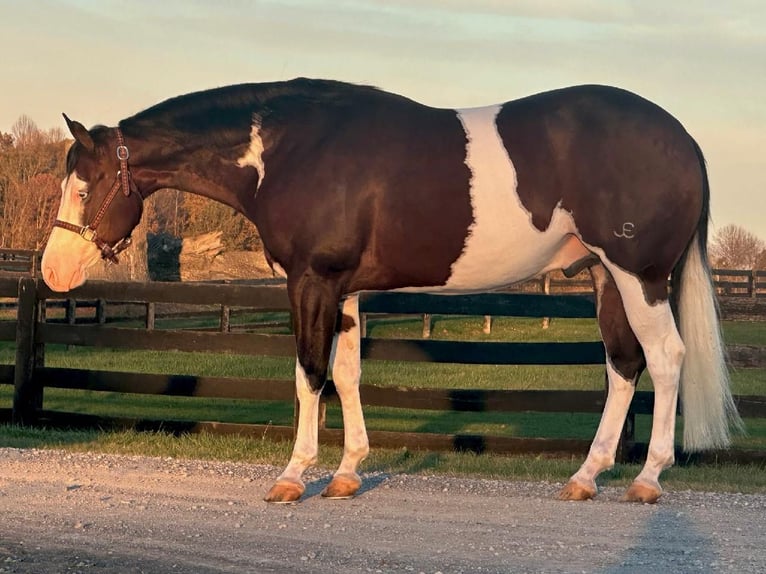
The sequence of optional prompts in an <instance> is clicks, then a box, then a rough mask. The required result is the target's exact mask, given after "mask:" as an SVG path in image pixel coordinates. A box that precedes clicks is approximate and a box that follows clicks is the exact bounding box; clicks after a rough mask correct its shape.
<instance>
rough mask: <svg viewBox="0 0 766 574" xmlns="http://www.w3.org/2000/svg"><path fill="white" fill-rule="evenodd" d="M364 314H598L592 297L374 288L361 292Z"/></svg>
mask: <svg viewBox="0 0 766 574" xmlns="http://www.w3.org/2000/svg"><path fill="white" fill-rule="evenodd" d="M359 309H360V312H363V313H401V314H413V315H422V314H423V313H430V314H434V315H493V316H497V317H503V316H506V317H561V318H591V317H595V316H596V307H595V303H594V301H593V297H592V296H588V295H560V296H556V297H550V296H548V295H540V294H535V293H479V294H474V295H433V294H427V293H398V292H386V291H375V292H372V291H370V292H365V293H362V294H361V295H360V298H359Z"/></svg>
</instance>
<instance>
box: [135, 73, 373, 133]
mask: <svg viewBox="0 0 766 574" xmlns="http://www.w3.org/2000/svg"><path fill="white" fill-rule="evenodd" d="M360 91H362V92H365V93H377V94H383V92H380V91H379V90H377V89H376V88H372V87H368V86H358V85H354V84H348V83H344V82H337V81H333V80H313V79H308V78H297V79H295V80H290V81H286V82H270V83H260V84H255V83H252V84H236V85H232V86H225V87H221V88H214V89H210V90H204V91H200V92H193V93H190V94H185V95H182V96H178V97H175V98H170V99H168V100H165V101H164V102H161V103H159V104H157V105H154V106H152V107H150V108H148V109H146V110H144V111H142V112H139V113H138V114H136V115H134V116H132V117H130V118H127V119H125V120H123V121H121V122H120V127H121V128H122V130H123V132H124V133H125V134H126V135H131V134H132V133H134V132H136V133H137V132H141V131H144V130H146V129H152V130H153V131H156V130H157V129H160V130H167V131H169V132H171V133H197V134H199V133H205V132H208V133H210V134H214V137H217V138H218V137H223V138H225V137H226V132H227V131H230V130H235V131H240V130H242V128H243V127H247V129H249V126H250V125H251V124H252V122H253V121H254V119H256V118H257V117H258V116H260V115H261V114H262V113H264V112H265V113H268V110H269V103H270V102H274V101H275V100H277V99H279V100H282V101H284V100H285V99H286V98H290V99H292V98H296V99H297V98H301V99H303V100H304V101H310V102H311V103H314V104H320V105H322V104H323V105H342V104H343V102H345V101H349V100H350V98H351V97H353V96H358V95H359V94H360Z"/></svg>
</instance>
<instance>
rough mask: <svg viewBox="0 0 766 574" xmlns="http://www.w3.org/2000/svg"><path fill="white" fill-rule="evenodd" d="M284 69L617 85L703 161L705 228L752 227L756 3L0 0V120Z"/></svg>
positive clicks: (510, 87)
mask: <svg viewBox="0 0 766 574" xmlns="http://www.w3.org/2000/svg"><path fill="white" fill-rule="evenodd" d="M298 76H305V77H315V78H331V79H338V80H346V81H350V82H356V83H363V84H370V85H374V86H378V87H380V88H383V89H385V90H388V91H392V92H396V93H399V94H402V95H405V96H408V97H410V98H412V99H415V100H418V101H420V102H422V103H424V104H428V105H432V106H440V107H457V108H462V107H471V106H479V105H488V104H494V103H499V102H503V101H507V100H511V99H515V98H519V97H523V96H527V95H530V94H534V93H537V92H540V91H544V90H548V89H554V88H559V87H563V86H567V85H575V84H584V83H600V84H610V85H615V86H619V87H622V88H626V89H629V90H632V91H634V92H636V93H639V94H641V95H642V96H644V97H646V98H648V99H650V100H653V101H654V102H656V103H657V104H659V105H661V106H662V107H664V108H665V109H667V110H668V111H669V112H671V113H672V114H673V115H675V116H676V117H677V118H678V119H679V120H680V121H681V122H682V123H683V124H684V126H685V127H686V129H687V130H688V131H689V133H691V134H692V136H693V137H694V138H695V139H696V140H697V141H698V142H699V144H700V145H701V147H702V149H703V151H704V153H705V156H706V158H707V160H708V170H709V174H710V181H711V188H712V191H711V193H712V198H713V199H712V212H713V223H714V228H713V229H714V230H715V229H720V228H721V227H723V226H724V225H727V224H736V225H740V226H742V227H744V228H745V229H747V230H749V231H751V232H753V233H755V234H756V235H758V236H759V237H760V238H762V239H764V240H766V169H764V167H765V166H766V161H765V160H766V158H764V152H765V151H766V2H763V0H726V1H723V0H716V1H708V0H695V1H690V0H689V1H687V0H679V1H676V2H673V1H671V0H569V1H550V0H325V1H320V0H251V1H246V0H215V1H202V0H152V1H146V0H58V1H56V0H0V131H3V132H9V131H11V126H12V125H13V123H14V122H15V121H16V120H17V119H18V118H19V116H21V115H22V114H25V115H27V116H29V117H30V118H32V119H33V120H34V121H35V122H36V123H37V125H38V126H39V127H40V128H43V129H48V128H53V127H60V128H62V129H63V128H64V127H65V124H64V122H63V119H62V117H61V113H62V112H66V113H67V114H68V115H69V116H70V117H72V118H74V119H77V120H79V121H81V122H82V123H84V124H86V125H95V124H107V125H114V124H116V123H117V122H118V121H119V120H120V119H122V118H125V117H128V116H130V115H132V114H134V113H136V112H138V111H140V110H142V109H144V108H146V107H149V106H150V105H152V104H155V103H157V102H159V101H162V100H164V99H167V98H169V97H172V96H176V95H180V94H183V93H187V92H191V91H197V90H201V89H206V88H212V87H216V86H221V85H226V84H234V83H240V82H261V81H273V80H286V79H290V78H294V77H298Z"/></svg>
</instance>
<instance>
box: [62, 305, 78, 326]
mask: <svg viewBox="0 0 766 574" xmlns="http://www.w3.org/2000/svg"><path fill="white" fill-rule="evenodd" d="M64 317H65V320H66V324H67V325H74V324H75V322H76V321H77V301H76V300H75V299H67V300H66V309H65V310H64Z"/></svg>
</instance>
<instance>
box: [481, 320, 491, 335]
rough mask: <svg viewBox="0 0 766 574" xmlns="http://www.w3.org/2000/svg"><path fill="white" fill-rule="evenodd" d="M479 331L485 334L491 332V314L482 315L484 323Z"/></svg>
mask: <svg viewBox="0 0 766 574" xmlns="http://www.w3.org/2000/svg"><path fill="white" fill-rule="evenodd" d="M481 331H482V333H484V334H485V335H489V334H491V333H492V315H484V324H483V325H482V327H481Z"/></svg>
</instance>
